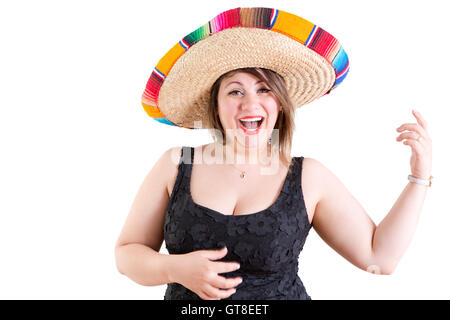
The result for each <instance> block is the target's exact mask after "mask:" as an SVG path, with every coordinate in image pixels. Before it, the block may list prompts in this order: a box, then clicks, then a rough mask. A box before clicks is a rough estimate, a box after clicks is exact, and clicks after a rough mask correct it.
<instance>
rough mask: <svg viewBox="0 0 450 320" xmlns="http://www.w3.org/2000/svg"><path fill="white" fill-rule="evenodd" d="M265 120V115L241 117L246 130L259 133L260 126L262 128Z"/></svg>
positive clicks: (241, 122) (240, 121) (241, 123)
mask: <svg viewBox="0 0 450 320" xmlns="http://www.w3.org/2000/svg"><path fill="white" fill-rule="evenodd" d="M263 121H264V117H254V118H244V119H239V124H240V125H241V128H242V129H243V130H244V132H246V133H257V132H258V130H259V128H261V125H262V123H263Z"/></svg>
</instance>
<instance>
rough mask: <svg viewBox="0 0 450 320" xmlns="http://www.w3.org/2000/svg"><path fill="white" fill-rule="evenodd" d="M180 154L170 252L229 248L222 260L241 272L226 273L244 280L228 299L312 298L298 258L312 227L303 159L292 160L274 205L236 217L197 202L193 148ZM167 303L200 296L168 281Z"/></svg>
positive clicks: (169, 217)
mask: <svg viewBox="0 0 450 320" xmlns="http://www.w3.org/2000/svg"><path fill="white" fill-rule="evenodd" d="M181 154H182V156H181V158H180V163H179V166H178V175H177V178H176V180H175V185H174V188H173V191H172V194H171V196H170V199H169V203H168V207H167V211H166V216H165V221H164V240H165V243H166V248H167V251H168V252H169V253H170V254H184V253H189V252H192V251H195V250H209V249H214V250H218V249H221V248H222V247H224V246H226V247H227V249H228V252H227V255H226V256H225V257H223V258H222V259H220V260H217V261H236V262H238V263H239V264H240V268H239V269H238V270H236V271H233V272H228V273H222V274H221V275H222V276H224V277H226V278H228V277H230V278H233V277H236V276H240V277H242V279H243V281H242V283H240V284H239V285H238V286H237V287H236V292H235V293H234V294H232V295H231V296H230V297H229V298H227V299H234V300H238V299H249V300H271V299H272V300H282V299H289V300H293V299H311V298H310V296H309V295H308V294H307V293H306V290H305V288H304V287H303V283H302V281H301V280H300V278H299V276H298V256H299V254H300V251H301V250H302V248H303V245H304V243H305V240H306V237H307V235H308V233H309V230H310V229H311V224H310V223H309V220H308V216H307V214H306V207H305V202H304V199H303V193H302V187H301V171H302V162H303V157H294V158H293V160H292V163H291V167H290V170H289V171H288V174H287V176H286V179H285V181H284V184H283V187H282V190H281V192H280V194H279V196H278V198H277V200H276V201H275V203H274V204H272V205H271V206H270V207H268V208H267V209H265V210H262V211H260V212H257V213H253V214H245V215H237V216H234V215H225V214H222V213H220V212H218V211H215V210H213V209H210V208H207V207H204V206H202V205H200V204H197V203H195V202H194V201H193V199H192V197H191V193H190V180H191V179H190V177H191V170H192V163H193V159H194V148H188V147H183V148H182V153H181ZM164 299H166V300H169V299H177V300H197V299H200V297H199V296H198V295H197V294H195V293H194V292H193V291H191V290H189V289H187V288H185V287H184V286H182V285H181V284H179V283H169V284H168V285H167V290H166V292H165V295H164Z"/></svg>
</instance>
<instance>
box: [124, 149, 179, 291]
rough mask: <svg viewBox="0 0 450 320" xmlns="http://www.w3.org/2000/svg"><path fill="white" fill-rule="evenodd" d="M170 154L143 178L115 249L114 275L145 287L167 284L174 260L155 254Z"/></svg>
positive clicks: (173, 173)
mask: <svg viewBox="0 0 450 320" xmlns="http://www.w3.org/2000/svg"><path fill="white" fill-rule="evenodd" d="M172 152H173V150H172V149H169V150H167V151H166V152H165V153H164V154H163V155H162V156H161V158H160V159H159V160H158V161H157V162H156V164H155V165H154V167H153V168H152V169H151V171H150V172H149V173H148V175H147V176H146V177H145V179H144V181H143V183H142V184H141V186H140V188H139V191H138V193H137V195H136V197H135V199H134V201H133V204H132V206H131V209H130V212H129V214H128V217H127V219H126V221H125V225H124V227H123V229H122V232H121V234H120V236H119V239H118V240H117V243H116V246H115V256H116V266H117V269H118V271H119V272H120V273H122V274H124V275H126V276H128V277H129V278H130V279H132V280H133V281H135V282H137V283H139V284H141V285H145V286H154V285H161V284H166V283H170V282H171V280H170V278H169V273H168V270H169V268H168V266H169V265H170V264H171V261H172V260H173V258H174V256H173V255H167V254H161V253H159V250H160V248H161V245H162V242H163V226H164V214H165V211H166V209H167V204H168V201H169V195H168V193H167V183H168V179H169V178H170V177H173V176H176V171H177V164H176V163H174V162H173V160H172V159H171V153H172ZM180 153H181V151H180Z"/></svg>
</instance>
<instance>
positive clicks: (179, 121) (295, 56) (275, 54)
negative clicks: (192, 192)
mask: <svg viewBox="0 0 450 320" xmlns="http://www.w3.org/2000/svg"><path fill="white" fill-rule="evenodd" d="M242 67H262V68H267V69H271V70H273V71H275V72H277V73H278V74H279V75H281V76H282V77H283V79H284V81H285V83H286V86H287V88H288V92H289V95H290V97H291V99H292V100H293V102H294V105H295V106H296V107H297V108H298V107H301V106H303V105H305V104H308V103H310V102H312V101H313V100H315V99H317V98H319V97H321V96H323V95H325V94H328V93H329V92H330V91H331V90H333V89H334V88H335V87H336V86H337V85H338V84H340V83H341V82H342V80H343V79H344V78H345V76H346V75H347V73H348V69H349V64H348V57H347V55H346V53H345V51H344V50H343V49H342V47H341V46H340V44H339V43H338V41H337V40H336V39H335V38H334V37H333V36H332V35H330V34H329V33H327V32H326V31H325V30H323V29H321V28H319V27H317V26H316V25H314V24H312V23H310V22H309V21H307V20H305V19H303V18H300V17H298V16H296V15H293V14H290V13H287V12H283V11H280V10H276V9H269V8H236V9H232V10H229V11H226V12H224V13H221V14H220V15H218V16H216V17H215V18H214V19H213V20H211V21H209V22H208V23H207V24H205V25H203V26H201V27H200V28H198V29H197V30H195V31H194V32H192V33H190V34H189V35H187V36H186V37H184V38H183V39H182V40H181V41H180V42H179V43H177V44H176V45H175V46H174V47H173V48H172V49H171V50H169V52H168V53H167V54H166V55H165V56H164V57H163V58H162V59H161V60H160V62H159V63H158V65H157V66H156V68H155V70H154V71H153V73H152V75H151V77H150V79H149V81H148V82H147V86H146V89H145V91H144V94H143V95H142V105H143V107H144V109H145V111H146V112H147V114H148V115H149V116H151V117H152V118H154V119H155V120H157V121H159V122H161V123H165V124H169V125H175V126H179V127H184V128H194V127H195V123H194V122H195V121H197V123H196V124H197V126H196V128H200V127H199V126H198V124H199V123H201V124H202V126H201V128H209V127H210V125H209V123H208V119H207V110H208V105H209V101H208V99H209V94H210V89H211V87H212V85H213V84H214V82H215V81H216V80H217V78H219V77H220V76H221V75H222V74H223V73H226V72H228V71H231V70H234V69H237V68H242Z"/></svg>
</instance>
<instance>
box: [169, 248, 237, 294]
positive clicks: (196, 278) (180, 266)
mask: <svg viewBox="0 0 450 320" xmlns="http://www.w3.org/2000/svg"><path fill="white" fill-rule="evenodd" d="M226 254H227V248H226V247H224V248H222V249H220V250H198V251H193V252H190V253H186V254H181V255H178V256H177V260H176V261H174V264H173V265H172V266H170V272H169V273H170V278H171V280H172V281H173V282H177V283H179V284H181V285H183V286H184V287H186V288H188V289H189V290H191V291H193V292H195V293H196V294H197V295H198V296H199V297H200V298H202V299H204V300H218V299H224V298H228V297H229V296H231V295H232V294H233V293H235V292H236V289H235V288H234V287H236V286H237V285H239V284H240V283H241V282H242V278H241V277H236V278H225V277H223V276H220V275H219V273H225V272H231V271H236V270H237V269H239V264H238V263H237V262H222V261H214V260H218V259H221V258H223V257H224V256H225V255H226ZM222 289H226V290H222Z"/></svg>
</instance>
